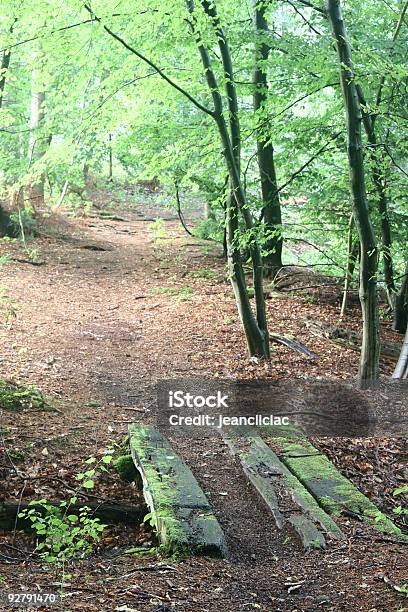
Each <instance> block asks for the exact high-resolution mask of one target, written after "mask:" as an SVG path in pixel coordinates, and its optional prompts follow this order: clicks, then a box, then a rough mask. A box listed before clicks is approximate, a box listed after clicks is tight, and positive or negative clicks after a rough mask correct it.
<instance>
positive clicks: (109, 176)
mask: <svg viewBox="0 0 408 612" xmlns="http://www.w3.org/2000/svg"><path fill="white" fill-rule="evenodd" d="M108 151H109V174H108V181H113V152H112V134H109V144H108Z"/></svg>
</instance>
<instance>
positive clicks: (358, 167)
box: [327, 0, 380, 387]
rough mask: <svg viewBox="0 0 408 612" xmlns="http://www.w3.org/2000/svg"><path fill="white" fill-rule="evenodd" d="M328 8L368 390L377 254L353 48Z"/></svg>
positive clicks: (375, 334)
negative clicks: (356, 242) (356, 244)
mask: <svg viewBox="0 0 408 612" xmlns="http://www.w3.org/2000/svg"><path fill="white" fill-rule="evenodd" d="M327 9H328V15H329V19H330V22H331V26H332V30H333V36H334V38H335V41H336V47H337V53H338V60H339V65H340V80H341V85H342V92H343V99H344V107H345V111H346V124H347V133H348V147H347V149H348V161H349V172H350V188H351V196H352V207H353V216H354V221H355V224H356V227H357V231H358V234H359V239H360V245H361V260H360V302H361V310H362V315H363V341H362V347H361V357H360V370H359V378H360V384H361V386H362V387H369V386H370V385H371V384H372V383H374V382H375V381H376V380H377V379H378V361H379V347H380V342H379V313H378V295H377V270H378V253H377V244H376V239H375V234H374V229H373V226H372V222H371V218H370V212H369V207H368V200H367V191H366V185H365V175H364V158H363V145H362V138H361V121H362V116H361V108H360V103H359V99H358V93H357V88H356V84H355V75H354V70H353V62H352V54H351V47H350V44H349V42H348V37H347V31H346V27H345V24H344V20H343V15H342V10H341V6H340V0H328V4H327Z"/></svg>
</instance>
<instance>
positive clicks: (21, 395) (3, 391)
mask: <svg viewBox="0 0 408 612" xmlns="http://www.w3.org/2000/svg"><path fill="white" fill-rule="evenodd" d="M0 407H1V408H3V409H4V410H10V411H12V412H18V411H21V410H27V409H31V410H47V409H48V410H49V409H51V404H50V403H49V401H48V400H47V398H46V397H45V395H43V393H42V392H41V391H40V390H39V389H37V388H36V387H33V386H32V385H29V386H27V387H26V386H23V385H19V384H16V383H12V382H9V381H7V380H1V379H0Z"/></svg>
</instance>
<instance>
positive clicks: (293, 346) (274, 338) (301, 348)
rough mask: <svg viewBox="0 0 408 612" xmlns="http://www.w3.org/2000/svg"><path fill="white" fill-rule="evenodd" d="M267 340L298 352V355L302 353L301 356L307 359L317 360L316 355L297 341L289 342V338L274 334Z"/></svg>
mask: <svg viewBox="0 0 408 612" xmlns="http://www.w3.org/2000/svg"><path fill="white" fill-rule="evenodd" d="M269 340H270V341H271V342H278V343H279V344H283V345H284V346H287V347H288V348H291V349H293V350H294V351H298V352H299V353H302V354H303V355H306V356H307V357H309V359H318V357H319V356H318V355H316V353H313V352H312V351H310V350H309V349H308V348H307V347H306V346H305V345H304V344H302V343H301V342H298V341H297V340H291V339H290V338H285V337H284V336H276V335H274V334H271V335H270V336H269Z"/></svg>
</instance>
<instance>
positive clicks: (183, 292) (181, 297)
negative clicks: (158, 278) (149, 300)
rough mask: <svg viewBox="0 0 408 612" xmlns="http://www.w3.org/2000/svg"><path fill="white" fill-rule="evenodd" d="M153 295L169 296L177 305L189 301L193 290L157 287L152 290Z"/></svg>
mask: <svg viewBox="0 0 408 612" xmlns="http://www.w3.org/2000/svg"><path fill="white" fill-rule="evenodd" d="M153 293H161V294H164V295H170V296H171V297H172V299H173V300H174V301H175V302H177V303H179V302H185V301H186V300H189V299H190V298H191V296H192V295H193V294H194V289H193V288H192V287H159V288H157V289H154V291H153Z"/></svg>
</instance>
